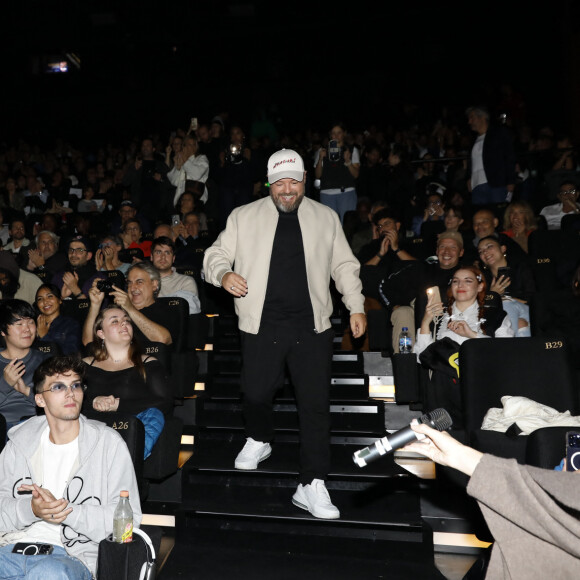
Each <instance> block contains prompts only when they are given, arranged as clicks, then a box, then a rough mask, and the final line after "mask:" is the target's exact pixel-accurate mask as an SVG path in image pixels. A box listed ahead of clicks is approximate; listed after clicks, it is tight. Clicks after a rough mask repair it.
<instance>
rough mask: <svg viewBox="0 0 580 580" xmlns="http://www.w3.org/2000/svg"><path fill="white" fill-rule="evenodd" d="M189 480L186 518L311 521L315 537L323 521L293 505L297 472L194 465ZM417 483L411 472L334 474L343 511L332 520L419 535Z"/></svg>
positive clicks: (332, 485) (333, 492)
mask: <svg viewBox="0 0 580 580" xmlns="http://www.w3.org/2000/svg"><path fill="white" fill-rule="evenodd" d="M184 478H186V479H185V481H184V483H185V487H184V495H183V499H182V503H181V511H182V512H183V513H184V514H185V515H186V516H187V517H198V516H206V517H209V516H213V517H218V518H237V519H239V520H246V521H252V520H253V521H257V520H261V521H262V522H265V521H266V520H268V519H272V518H274V519H276V520H278V521H279V522H283V521H285V522H287V523H289V524H290V525H289V526H288V527H292V528H294V527H295V526H298V525H302V524H304V523H307V525H308V526H309V529H310V530H312V532H311V533H313V535H316V531H315V529H313V528H312V527H311V525H312V523H313V522H316V523H319V522H320V521H321V520H319V519H317V518H314V517H313V516H312V515H311V514H310V513H309V512H307V511H305V510H303V509H300V508H298V507H296V506H295V505H294V504H293V503H292V496H293V494H294V492H295V491H296V486H297V481H296V477H295V476H294V475H291V476H284V475H281V474H279V475H275V476H271V475H267V474H264V473H261V474H256V473H248V472H237V473H234V474H230V473H219V472H214V473H208V472H203V473H200V472H198V471H197V470H194V469H189V470H187V475H185V474H184ZM416 486H417V482H416V480H415V479H413V478H412V477H407V476H393V477H383V478H381V479H380V480H377V481H362V480H358V481H344V480H337V481H335V480H333V479H331V478H329V479H328V480H327V481H326V487H327V489H328V491H329V493H330V496H331V499H332V501H333V503H334V504H335V505H336V506H337V507H338V509H339V510H340V515H341V517H340V519H339V520H336V521H335V522H333V523H334V527H336V528H337V529H340V528H345V527H349V526H350V527H352V526H358V527H360V528H361V529H362V528H364V527H365V526H372V527H373V528H374V529H376V530H379V529H383V530H392V531H400V532H402V533H407V532H415V533H416V532H417V531H418V530H419V529H421V528H422V521H421V517H420V512H419V496H418V494H416V493H415V491H416V489H415V488H416ZM338 535H340V534H338Z"/></svg>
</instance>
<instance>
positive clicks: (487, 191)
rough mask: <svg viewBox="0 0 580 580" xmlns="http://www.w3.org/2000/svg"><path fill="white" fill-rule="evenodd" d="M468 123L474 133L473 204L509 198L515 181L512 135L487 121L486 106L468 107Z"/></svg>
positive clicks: (471, 173)
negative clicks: (475, 136)
mask: <svg viewBox="0 0 580 580" xmlns="http://www.w3.org/2000/svg"><path fill="white" fill-rule="evenodd" d="M466 115H467V119H468V122H469V126H470V128H471V130H472V131H475V132H476V133H477V138H476V140H475V142H474V143H473V147H472V149H471V166H470V176H469V189H470V191H471V203H472V205H474V206H482V205H487V204H500V203H504V202H506V201H508V202H509V201H511V197H512V195H513V191H514V188H515V182H516V160H515V150H514V145H513V138H512V136H511V134H510V132H509V129H507V127H505V126H504V125H495V124H492V123H491V122H490V116H489V111H488V110H487V109H486V108H485V107H469V108H468V109H467V111H466Z"/></svg>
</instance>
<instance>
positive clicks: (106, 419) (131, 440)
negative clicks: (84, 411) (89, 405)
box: [87, 412, 145, 499]
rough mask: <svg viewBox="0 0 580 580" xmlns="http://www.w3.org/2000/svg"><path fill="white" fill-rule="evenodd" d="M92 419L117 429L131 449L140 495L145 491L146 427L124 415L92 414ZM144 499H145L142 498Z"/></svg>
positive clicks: (135, 418) (90, 415)
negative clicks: (144, 457) (144, 455)
mask: <svg viewBox="0 0 580 580" xmlns="http://www.w3.org/2000/svg"><path fill="white" fill-rule="evenodd" d="M87 416H88V417H89V418H90V419H96V420H97V421H102V422H103V423H105V424H106V425H107V426H109V427H111V428H112V429H115V431H117V433H119V435H121V437H122V438H123V441H125V443H126V444H127V449H129V455H131V459H132V461H133V467H134V468H135V476H136V477H137V483H138V485H139V493H142V491H143V490H144V489H145V485H144V478H143V454H144V449H145V427H143V423H142V422H141V421H140V420H139V419H137V417H135V416H134V415H125V414H124V413H97V412H94V413H90V414H88V415H87ZM142 499H143V498H142Z"/></svg>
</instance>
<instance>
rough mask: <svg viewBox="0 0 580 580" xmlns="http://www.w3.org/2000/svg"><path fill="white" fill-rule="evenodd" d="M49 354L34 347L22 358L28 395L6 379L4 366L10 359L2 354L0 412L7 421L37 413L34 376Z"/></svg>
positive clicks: (14, 421) (0, 363)
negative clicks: (12, 385) (28, 388)
mask: <svg viewBox="0 0 580 580" xmlns="http://www.w3.org/2000/svg"><path fill="white" fill-rule="evenodd" d="M48 356H49V355H48V354H47V353H44V352H40V351H38V350H35V349H33V348H31V349H30V351H29V352H28V354H27V355H26V356H25V357H24V358H23V359H22V361H23V362H24V366H25V367H26V372H25V373H24V375H23V377H22V379H23V380H24V384H25V385H26V386H27V387H30V394H29V395H28V397H26V396H24V395H23V394H22V393H20V392H18V391H17V390H15V389H14V387H11V386H10V385H9V384H8V383H7V382H6V379H4V367H5V366H6V365H7V364H8V363H9V362H10V360H9V359H7V358H4V357H3V356H1V355H0V413H2V415H4V418H5V419H6V423H8V424H10V423H16V422H18V421H20V419H21V418H22V417H32V416H33V415H36V403H35V402H34V388H33V384H32V376H33V375H34V371H35V370H36V369H37V367H38V366H39V365H40V363H41V362H42V361H43V360H44V359H45V358H47V357H48Z"/></svg>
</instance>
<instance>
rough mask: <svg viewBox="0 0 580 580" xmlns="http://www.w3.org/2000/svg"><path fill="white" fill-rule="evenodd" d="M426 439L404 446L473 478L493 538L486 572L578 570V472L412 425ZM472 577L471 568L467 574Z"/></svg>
mask: <svg viewBox="0 0 580 580" xmlns="http://www.w3.org/2000/svg"><path fill="white" fill-rule="evenodd" d="M411 428H412V429H413V430H414V431H415V432H416V433H417V436H418V437H420V436H424V437H425V438H423V439H421V440H419V441H416V442H414V443H411V444H410V445H407V446H406V447H405V450H406V451H411V452H415V453H419V454H421V455H424V456H425V457H428V458H429V459H431V460H432V461H435V462H436V463H439V464H441V465H446V466H449V467H452V468H453V469H457V470H458V471H461V472H462V473H465V474H466V475H468V476H469V477H470V480H469V483H468V485H467V493H468V494H469V495H470V496H472V497H473V498H475V499H476V500H477V503H478V505H479V507H480V508H481V512H482V513H483V516H484V518H485V521H486V523H487V525H488V528H489V531H490V532H491V534H492V535H493V538H494V543H493V546H492V547H491V548H489V549H490V550H491V557H490V559H489V563H488V566H487V571H486V575H485V577H486V578H488V579H489V580H502V579H506V580H507V579H508V578H515V577H517V578H549V577H550V576H552V575H553V574H554V571H556V570H557V574H558V576H560V577H562V578H574V577H576V576H577V574H578V572H580V549H579V546H580V541H579V540H580V522H579V521H578V517H577V513H578V511H579V510H580V501H579V500H578V493H577V490H578V475H577V474H578V473H579V472H578V471H576V472H574V473H575V474H576V475H574V474H572V473H561V472H560V473H559V472H557V471H552V470H549V469H540V468H537V467H530V466H527V465H520V464H519V463H517V462H516V461H515V460H514V459H506V458H503V457H495V456H493V455H488V454H483V453H481V452H480V451H477V450H475V449H473V448H471V447H467V446H465V445H462V444H461V443H459V441H457V440H456V439H454V438H453V437H452V436H451V435H450V434H449V433H446V432H441V431H437V430H436V429H432V428H431V427H429V426H428V425H424V424H421V425H418V424H412V425H411ZM468 576H470V574H469V572H468V574H467V576H466V578H467V577H468Z"/></svg>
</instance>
